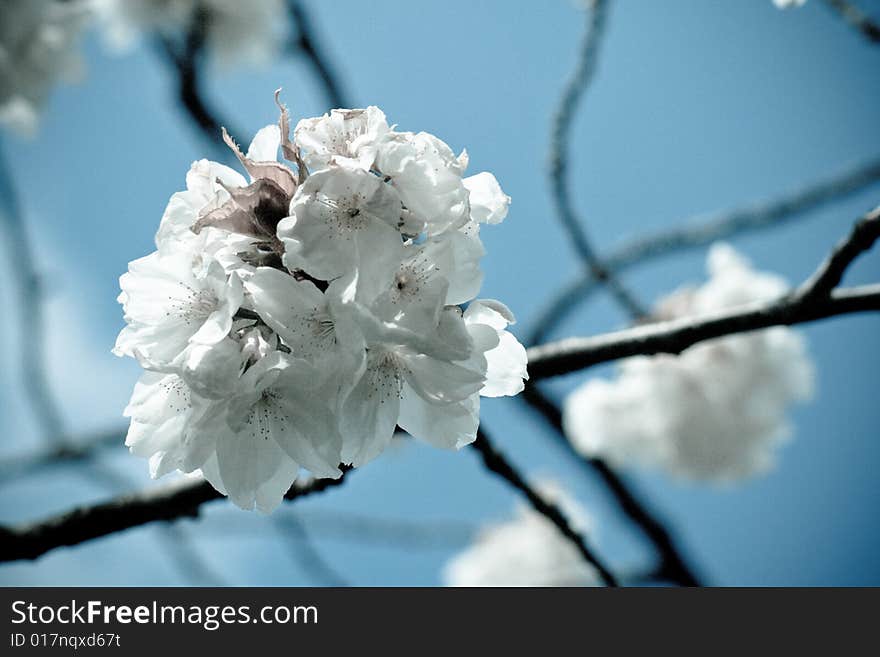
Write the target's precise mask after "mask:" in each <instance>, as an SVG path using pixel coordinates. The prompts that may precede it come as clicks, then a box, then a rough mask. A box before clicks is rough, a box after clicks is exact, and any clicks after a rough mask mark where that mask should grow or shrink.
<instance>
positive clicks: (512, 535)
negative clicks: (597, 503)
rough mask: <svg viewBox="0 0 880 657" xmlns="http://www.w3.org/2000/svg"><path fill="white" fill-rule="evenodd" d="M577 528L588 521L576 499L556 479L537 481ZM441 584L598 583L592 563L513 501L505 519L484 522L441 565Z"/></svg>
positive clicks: (547, 524) (543, 520)
mask: <svg viewBox="0 0 880 657" xmlns="http://www.w3.org/2000/svg"><path fill="white" fill-rule="evenodd" d="M540 491H541V494H542V495H543V496H544V498H545V499H547V500H548V501H550V502H552V503H554V504H555V505H557V506H558V507H559V509H560V510H561V511H562V512H563V514H564V515H565V516H566V519H567V520H568V521H569V524H570V525H571V526H572V528H574V529H575V530H577V531H578V532H580V533H581V534H584V533H589V529H590V522H589V519H588V516H587V514H586V512H585V511H584V510H583V509H582V508H581V506H580V505H579V504H578V503H577V501H576V500H575V499H574V498H572V497H570V496H569V495H568V494H567V493H566V492H565V491H564V490H562V489H561V488H560V487H559V486H558V485H556V484H555V483H552V482H544V483H543V484H541V486H540ZM443 579H444V582H445V583H446V585H447V586H598V585H599V584H600V581H599V578H598V576H597V574H596V571H595V569H594V568H593V567H592V566H591V565H590V564H589V563H587V562H586V561H584V558H583V557H582V556H581V554H580V553H579V552H578V550H577V548H576V547H575V546H574V544H573V543H572V542H571V541H570V540H569V539H568V538H566V537H565V536H563V534H562V533H561V532H560V531H559V529H558V528H557V527H556V526H555V525H554V524H553V523H552V522H551V521H550V520H548V519H547V518H546V517H545V516H543V515H541V514H540V513H538V512H537V511H535V510H534V509H533V508H531V507H526V506H518V507H517V509H516V515H515V517H514V518H512V519H511V520H508V521H506V522H503V523H498V524H496V525H490V526H488V527H486V528H485V529H484V530H483V531H482V532H481V533H480V535H479V536H477V538H476V540H475V541H474V543H473V544H472V545H471V546H469V547H468V548H467V549H466V550H464V551H463V552H461V553H459V554H457V555H456V556H455V557H453V559H452V560H450V561H449V563H448V564H447V565H446V567H445V569H444V571H443Z"/></svg>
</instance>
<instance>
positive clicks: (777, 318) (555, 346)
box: [0, 211, 880, 561]
mask: <svg viewBox="0 0 880 657" xmlns="http://www.w3.org/2000/svg"><path fill="white" fill-rule="evenodd" d="M878 236H880V216H878V213H877V212H876V211H873V212H871V213H869V214H868V215H866V216H865V217H863V218H862V219H861V220H860V221H859V222H858V223H857V224H856V227H855V228H854V229H853V231H852V233H851V234H850V237H849V239H848V242H855V243H859V244H860V248H859V250H860V251H863V250H865V249H867V248H869V247H870V244H871V243H873V242H874V241H876V239H877V238H878ZM844 244H845V243H844ZM850 252H851V251H850V248H849V247H846V246H843V247H842V248H841V246H838V247H837V249H836V251H835V253H847V254H848V253H850ZM837 257H838V258H843V257H845V258H846V259H847V260H848V262H851V260H852V258H851V257H850V256H849V255H846V256H837ZM853 257H854V256H853ZM831 260H832V261H834V260H835V258H834V257H832V258H831ZM825 268H826V267H825V264H824V263H823V266H822V267H820V268H819V270H818V271H823V270H825ZM811 280H816V278H815V277H814V278H813V279H811ZM818 280H820V281H821V280H822V277H821V276H820V277H818ZM812 289H813V286H812V285H810V286H806V287H801V288H799V289H798V290H796V291H795V292H793V293H791V294H789V295H787V296H784V297H782V298H780V299H778V300H774V301H768V302H762V303H756V304H749V305H746V306H743V307H740V308H736V309H733V310H728V311H725V312H722V313H717V314H714V315H711V316H709V317H703V318H699V319H690V320H689V319H687V318H683V319H680V320H675V321H670V322H659V323H656V324H651V325H645V326H639V327H636V328H632V329H627V330H625V331H618V332H616V333H610V334H607V335H603V336H597V337H593V338H575V339H570V340H562V341H559V342H556V343H550V344H546V345H543V346H539V347H532V348H531V349H529V370H530V376H531V381H536V380H538V379H543V378H547V377H550V376H556V375H560V374H566V373H569V372H573V371H575V370H578V369H583V368H585V367H589V366H591V365H595V364H597V363H601V362H607V361H609V360H616V359H618V358H626V357H629V356H637V355H650V354H656V353H672V354H677V353H681V352H682V351H683V350H685V349H687V348H688V347H690V346H692V345H694V344H696V343H698V342H700V341H703V340H711V339H713V338H719V337H722V336H724V335H730V334H735V333H743V332H748V331H754V330H758V329H763V328H769V327H770V326H776V325H791V324H797V323H801V322H808V321H813V320H816V319H821V318H824V317H832V316H834V315H840V314H845V313H852V312H861V311H869V310H871V311H876V310H880V284H875V285H864V286H859V287H851V288H838V289H836V290H832V291H831V292H830V293H829V294H827V295H826V296H821V295H816V294H814V293H812V292H811V290H812ZM475 444H476V446H477V449H478V450H481V453H482V454H483V456H484V459H488V463H487V465H488V464H490V463H491V465H492V466H497V467H498V468H499V469H503V466H502V465H501V464H500V463H498V462H497V461H494V460H493V459H492V453H491V451H489V450H488V449H487V448H486V439H485V437H484V436H483V439H482V440H480V439H479V438H478V440H477V443H475ZM490 469H493V471H496V472H497V470H494V468H490ZM507 474H508V475H509V474H510V472H509V471H508V472H507ZM513 474H514V477H513V479H514V480H515V479H517V478H518V479H519V481H520V482H522V483H524V482H523V480H522V478H521V477H518V475H517V473H515V471H514V473H513ZM339 481H340V480H332V479H320V480H316V481H314V482H312V483H311V484H309V485H307V486H305V487H298V486H294V487H293V488H291V490H290V491H289V492H288V493H287V496H286V497H288V499H291V498H295V497H299V496H301V495H303V494H305V493H307V492H316V491H318V490H324V489H325V488H327V487H329V486H334V485H338V483H339ZM511 483H512V482H511ZM526 488H528V486H526ZM521 490H522V489H521ZM523 492H525V491H523ZM219 497H221V495H220V494H219V493H218V492H217V491H215V490H214V489H213V488H212V487H211V486H210V485H209V484H208V483H206V482H202V483H186V484H183V485H177V486H175V487H172V488H163V489H159V490H158V491H155V490H154V491H149V492H146V493H137V494H135V495H133V496H126V497H122V498H117V499H115V500H111V501H109V502H105V503H103V504H98V505H95V506H84V507H80V508H78V509H74V510H73V511H70V512H67V513H65V514H62V515H60V516H56V517H54V518H50V519H49V520H45V521H42V522H37V523H33V524H29V525H25V526H22V527H18V528H0V537H3V538H4V539H5V540H3V541H2V542H0V561H8V560H11V559H24V558H35V557H37V556H39V555H40V554H43V553H44V552H46V551H48V550H50V549H53V548H54V547H59V546H61V545H74V544H77V543H81V542H83V541H85V540H89V539H91V538H97V537H99V536H105V535H107V534H110V533H113V532H116V531H121V530H123V529H128V528H129V527H134V526H137V525H141V524H144V523H147V522H152V521H155V520H173V519H175V518H178V517H181V516H185V515H195V514H196V513H197V512H198V507H199V506H200V505H201V504H204V503H205V502H208V501H210V500H213V499H217V498H219ZM532 501H533V503H534V500H532Z"/></svg>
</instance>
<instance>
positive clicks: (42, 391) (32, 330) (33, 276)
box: [0, 144, 64, 447]
mask: <svg viewBox="0 0 880 657" xmlns="http://www.w3.org/2000/svg"><path fill="white" fill-rule="evenodd" d="M0 199H2V208H0V221H2V222H3V226H4V230H3V232H4V236H3V237H4V238H5V239H4V240H3V241H4V242H5V243H6V247H7V264H8V270H9V272H10V274H11V276H10V280H11V282H12V286H13V287H14V288H15V292H16V296H17V298H16V301H15V305H16V308H17V311H16V313H15V316H16V317H17V318H18V320H19V323H18V324H19V328H18V330H19V333H20V335H19V340H20V341H21V346H20V348H19V349H17V351H18V355H19V361H18V364H19V365H18V366H19V380H20V381H21V382H22V385H23V388H24V392H25V398H26V399H27V401H28V403H29V404H30V406H31V411H32V415H33V416H34V419H35V420H36V421H37V423H38V424H39V426H40V430H41V434H42V437H43V439H44V440H46V441H50V442H52V443H53V444H54V446H56V447H58V446H60V442H59V441H60V438H61V436H63V435H64V423H63V422H62V419H61V412H60V411H59V410H58V407H57V405H56V404H55V401H54V399H53V398H52V391H51V389H50V387H49V380H48V377H47V376H46V353H45V346H46V335H45V325H46V323H45V321H44V310H45V307H44V303H43V301H44V298H45V294H44V289H43V284H42V280H41V276H40V274H39V272H38V271H37V269H36V263H35V261H34V260H35V259H34V253H35V251H34V249H33V248H32V246H31V243H30V240H29V239H28V234H27V229H26V227H25V223H24V220H23V219H22V215H21V205H20V203H19V200H18V195H17V193H16V190H15V186H14V184H13V182H12V177H11V174H10V172H9V168H8V166H7V164H6V158H5V156H4V153H3V151H2V144H0ZM25 341H27V348H25Z"/></svg>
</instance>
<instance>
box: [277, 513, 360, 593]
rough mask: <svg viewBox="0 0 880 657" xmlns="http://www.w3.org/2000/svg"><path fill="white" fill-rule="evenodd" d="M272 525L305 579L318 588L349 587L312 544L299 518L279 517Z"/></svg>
mask: <svg viewBox="0 0 880 657" xmlns="http://www.w3.org/2000/svg"><path fill="white" fill-rule="evenodd" d="M273 524H274V525H275V528H276V529H277V530H278V534H279V536H280V537H281V539H282V540H283V541H284V542H285V543H287V544H289V545H290V546H291V547H292V548H293V549H291V550H290V552H291V555H292V556H293V557H294V559H296V561H297V562H298V563H299V565H300V566H301V567H302V571H303V573H305V575H306V577H308V578H309V579H311V580H312V581H314V582H315V584H316V585H318V586H351V584H349V582H348V581H347V580H346V579H345V577H343V576H342V575H341V574H340V573H339V572H337V570H336V569H335V568H334V567H333V566H331V565H330V564H329V563H328V562H327V560H326V559H324V557H323V556H322V555H321V553H320V552H319V551H318V550H317V549H316V548H315V546H314V544H313V543H312V539H311V536H309V532H308V531H307V530H306V528H305V526H304V525H303V523H302V522H301V521H300V519H299V518H297V517H296V516H294V515H293V514H286V515H283V516H282V515H279V516H278V517H276V518H274V522H273Z"/></svg>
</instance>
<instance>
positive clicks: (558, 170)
mask: <svg viewBox="0 0 880 657" xmlns="http://www.w3.org/2000/svg"><path fill="white" fill-rule="evenodd" d="M608 3H609V0H591V2H590V3H589V4H590V7H589V8H587V9H585V16H586V27H585V31H584V36H583V39H582V40H581V45H580V48H579V50H578V62H577V66H576V68H575V70H574V73H573V74H572V76H571V79H570V80H569V81H568V84H567V85H566V87H565V89H564V90H563V92H562V97H561V98H560V101H559V106H558V108H557V109H556V114H555V116H554V118H553V125H552V129H551V134H550V189H551V192H552V196H553V202H554V203H555V205H556V211H557V214H558V215H559V219H560V221H562V225H563V227H564V228H565V230H566V232H567V233H568V237H569V239H570V240H571V243H572V244H573V245H574V248H575V251H576V252H577V254H578V256H579V257H580V259H581V261H582V262H583V263H584V265H585V269H586V271H588V272H589V274H590V276H591V277H593V278H595V279H597V280H600V281H603V282H604V283H605V284H606V285H607V286H608V289H609V290H610V291H611V293H612V294H613V295H614V297H615V299H616V300H617V301H618V303H620V305H621V306H622V307H623V308H624V309H626V310H627V311H628V312H629V313H630V314H632V315H635V316H636V317H641V316H643V315H644V314H645V313H644V311H643V310H642V306H641V304H640V303H639V302H638V300H637V299H636V298H635V296H634V295H633V294H632V293H631V292H629V290H627V289H626V288H625V287H624V286H623V284H622V283H621V282H620V281H619V280H618V279H617V278H616V277H615V276H614V275H613V273H612V272H611V271H610V270H609V269H608V268H607V267H606V266H605V263H603V262H602V260H601V259H600V258H599V255H598V254H597V253H596V250H595V248H594V247H593V245H592V243H591V241H590V238H589V237H588V236H587V231H586V228H585V227H584V225H583V221H582V220H581V219H580V218H579V217H578V215H577V211H576V210H575V208H574V204H573V202H572V198H571V189H570V180H569V170H568V169H569V143H570V141H571V135H570V132H571V126H572V122H573V120H574V116H575V112H576V110H577V107H578V105H579V103H580V101H581V98H583V96H584V93H585V92H586V90H587V88H588V87H589V86H590V83H591V82H592V80H593V77H594V76H595V73H596V66H597V64H598V59H599V46H600V45H601V42H602V37H603V35H604V33H605V19H606V17H607V12H608Z"/></svg>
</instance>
